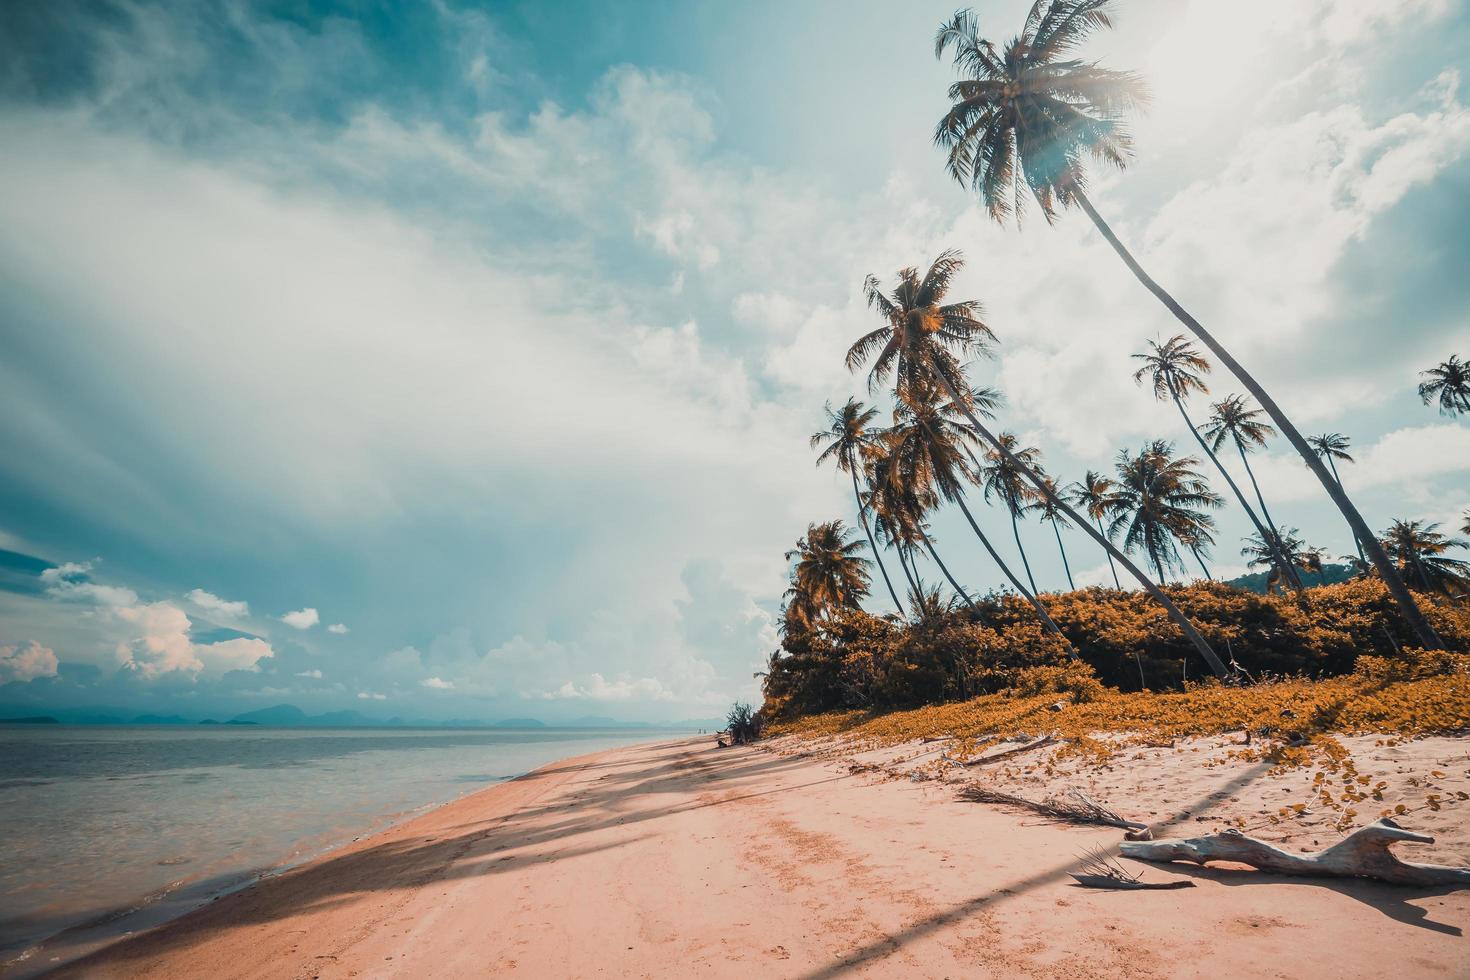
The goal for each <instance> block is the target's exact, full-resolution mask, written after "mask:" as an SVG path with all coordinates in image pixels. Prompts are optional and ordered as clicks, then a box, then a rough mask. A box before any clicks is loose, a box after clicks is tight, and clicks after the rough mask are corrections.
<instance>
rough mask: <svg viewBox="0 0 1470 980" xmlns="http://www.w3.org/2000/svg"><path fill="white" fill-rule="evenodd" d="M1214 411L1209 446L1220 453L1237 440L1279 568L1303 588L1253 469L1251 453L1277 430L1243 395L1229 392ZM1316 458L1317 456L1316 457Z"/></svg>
mask: <svg viewBox="0 0 1470 980" xmlns="http://www.w3.org/2000/svg"><path fill="white" fill-rule="evenodd" d="M1210 408H1211V409H1212V410H1213V411H1212V412H1211V414H1210V417H1209V420H1208V421H1206V422H1205V431H1204V435H1205V438H1206V439H1208V440H1209V445H1210V449H1211V450H1212V451H1213V452H1217V453H1218V452H1219V451H1220V447H1221V446H1223V445H1225V442H1226V440H1229V441H1230V442H1232V443H1234V445H1235V448H1236V450H1237V451H1238V452H1239V453H1240V461H1241V463H1242V464H1244V466H1245V475H1246V476H1248V477H1250V481H1251V488H1252V489H1253V490H1255V493H1256V502H1257V503H1259V504H1260V505H1261V516H1262V517H1264V518H1265V519H1266V527H1265V529H1261V528H1259V527H1258V528H1257V530H1262V531H1269V535H1268V536H1267V540H1269V541H1272V542H1275V548H1276V554H1277V557H1278V558H1279V559H1281V560H1280V561H1278V567H1279V568H1280V569H1281V574H1282V576H1283V577H1284V578H1285V579H1286V583H1287V584H1288V585H1290V586H1291V587H1292V588H1293V589H1296V590H1298V591H1300V590H1301V588H1302V580H1301V576H1300V575H1298V574H1297V570H1296V565H1295V564H1293V563H1292V562H1291V561H1289V560H1286V559H1285V558H1284V557H1283V556H1284V554H1285V550H1284V549H1283V548H1282V547H1281V532H1280V531H1279V530H1277V528H1276V522H1275V521H1273V520H1272V519H1271V511H1270V509H1269V508H1268V507H1267V506H1266V498H1265V497H1264V496H1263V495H1262V494H1261V485H1260V484H1259V483H1258V482H1256V474H1255V471H1254V470H1252V469H1251V460H1250V456H1249V455H1248V454H1249V453H1251V452H1254V451H1256V450H1257V449H1263V448H1265V446H1266V443H1267V441H1269V440H1270V438H1271V437H1272V436H1274V435H1276V430H1275V429H1273V428H1272V427H1271V425H1270V423H1268V422H1266V420H1265V419H1264V418H1262V416H1263V415H1264V414H1265V413H1264V412H1262V411H1261V410H1260V409H1259V408H1251V407H1250V404H1249V403H1248V402H1247V401H1246V400H1245V397H1244V396H1243V395H1230V396H1228V397H1226V398H1224V399H1222V400H1221V401H1218V402H1216V403H1215V404H1213V405H1211V406H1210ZM1314 458H1315V457H1314Z"/></svg>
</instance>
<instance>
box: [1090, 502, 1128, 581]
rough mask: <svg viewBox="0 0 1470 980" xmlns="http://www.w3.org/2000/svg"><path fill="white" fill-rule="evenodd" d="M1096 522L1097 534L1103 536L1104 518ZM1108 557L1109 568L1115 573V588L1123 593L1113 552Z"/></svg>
mask: <svg viewBox="0 0 1470 980" xmlns="http://www.w3.org/2000/svg"><path fill="white" fill-rule="evenodd" d="M1096 520H1097V533H1098V534H1102V533H1103V526H1102V518H1101V517H1099V518H1096ZM1107 555H1108V568H1109V569H1111V570H1112V572H1113V588H1115V589H1117V590H1118V591H1119V592H1122V591H1123V586H1122V583H1120V582H1119V581H1118V566H1117V565H1114V564H1113V554H1112V552H1108V553H1107Z"/></svg>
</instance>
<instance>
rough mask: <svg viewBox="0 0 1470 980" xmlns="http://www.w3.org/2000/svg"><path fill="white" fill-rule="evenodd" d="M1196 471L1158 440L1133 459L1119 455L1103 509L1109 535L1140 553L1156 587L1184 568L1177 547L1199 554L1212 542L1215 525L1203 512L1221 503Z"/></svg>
mask: <svg viewBox="0 0 1470 980" xmlns="http://www.w3.org/2000/svg"><path fill="white" fill-rule="evenodd" d="M1196 465H1198V460H1196V459H1195V458H1194V457H1193V456H1183V457H1177V456H1175V455H1174V449H1173V447H1172V446H1171V445H1170V444H1169V443H1167V442H1165V441H1163V440H1157V441H1155V442H1152V443H1149V444H1148V445H1146V446H1144V447H1143V449H1142V450H1140V451H1139V453H1138V455H1137V456H1134V455H1131V454H1130V453H1129V452H1128V450H1126V449H1125V450H1123V451H1122V452H1121V453H1119V454H1118V462H1117V470H1118V482H1117V489H1116V490H1115V491H1114V492H1113V494H1112V496H1111V498H1110V499H1109V504H1108V508H1109V512H1110V516H1111V517H1112V522H1111V523H1110V524H1109V526H1108V533H1109V534H1110V535H1111V536H1113V537H1115V538H1116V537H1120V536H1121V538H1122V540H1123V544H1124V547H1125V548H1126V549H1127V550H1129V551H1132V550H1134V549H1138V550H1140V551H1142V552H1143V554H1144V557H1145V558H1146V559H1147V560H1148V561H1149V562H1150V563H1152V564H1153V566H1154V569H1155V570H1156V571H1157V572H1158V573H1159V581H1160V582H1164V581H1165V580H1166V579H1167V578H1168V570H1169V569H1171V568H1180V569H1182V568H1183V567H1184V566H1183V562H1181V561H1180V559H1179V548H1178V546H1179V545H1180V544H1183V545H1185V546H1187V547H1191V548H1195V549H1198V548H1199V547H1200V546H1201V545H1202V544H1203V543H1205V542H1208V541H1213V540H1214V538H1213V536H1212V535H1211V533H1210V531H1211V529H1212V528H1213V527H1214V523H1215V522H1214V519H1213V518H1212V517H1210V515H1209V513H1208V512H1207V511H1206V509H1205V508H1212V507H1219V506H1220V505H1221V504H1222V503H1223V502H1224V501H1223V498H1221V497H1220V495H1219V494H1217V493H1215V491H1213V490H1211V489H1210V485H1209V484H1208V483H1207V482H1206V481H1205V479H1204V477H1202V476H1201V475H1200V474H1199V473H1198V472H1196V471H1195V469H1194V467H1195V466H1196ZM1196 557H1199V556H1198V552H1196ZM1201 566H1202V567H1203V559H1201Z"/></svg>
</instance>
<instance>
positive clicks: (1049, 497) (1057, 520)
mask: <svg viewBox="0 0 1470 980" xmlns="http://www.w3.org/2000/svg"><path fill="white" fill-rule="evenodd" d="M1043 479H1045V480H1046V489H1047V491H1048V492H1047V493H1044V494H1042V495H1041V498H1040V499H1039V500H1037V501H1036V503H1034V504H1032V505H1031V509H1032V510H1034V511H1036V512H1037V513H1038V514H1039V515H1041V519H1042V520H1043V521H1047V522H1048V523H1050V524H1051V530H1052V533H1053V534H1055V535H1056V536H1057V550H1058V551H1060V552H1061V553H1062V571H1064V572H1066V573H1067V589H1068V590H1069V591H1071V592H1076V591H1077V583H1075V582H1073V581H1072V566H1071V565H1070V564H1068V563H1067V548H1066V546H1065V545H1063V544H1062V532H1061V530H1060V528H1059V527H1058V525H1059V524H1065V523H1067V519H1066V518H1065V517H1063V516H1062V512H1061V511H1060V510H1059V509H1058V508H1057V501H1058V500H1060V499H1061V496H1062V488H1061V487H1059V486H1057V481H1056V480H1054V479H1052V478H1051V477H1049V476H1048V477H1044V478H1043Z"/></svg>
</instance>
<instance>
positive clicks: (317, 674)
mask: <svg viewBox="0 0 1470 980" xmlns="http://www.w3.org/2000/svg"><path fill="white" fill-rule="evenodd" d="M296 676H297V677H309V678H310V679H312V680H314V681H319V680H321V679H322V672H321V671H319V670H303V671H301V673H299V674H297V675H296Z"/></svg>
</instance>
